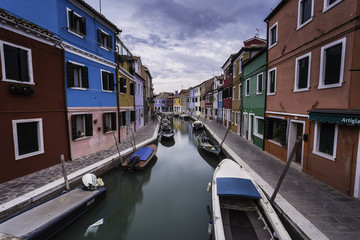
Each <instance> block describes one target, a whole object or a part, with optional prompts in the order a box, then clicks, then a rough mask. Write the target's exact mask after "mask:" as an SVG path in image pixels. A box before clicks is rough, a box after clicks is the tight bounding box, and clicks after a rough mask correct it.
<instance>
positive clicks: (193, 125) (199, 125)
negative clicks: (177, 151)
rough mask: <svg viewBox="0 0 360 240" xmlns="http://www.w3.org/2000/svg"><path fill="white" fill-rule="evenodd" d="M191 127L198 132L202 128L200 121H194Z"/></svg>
mask: <svg viewBox="0 0 360 240" xmlns="http://www.w3.org/2000/svg"><path fill="white" fill-rule="evenodd" d="M192 127H193V129H194V130H200V129H203V128H204V124H203V123H202V122H201V121H199V120H196V121H195V122H193V123H192Z"/></svg>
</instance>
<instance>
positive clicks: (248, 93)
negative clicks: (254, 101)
mask: <svg viewBox="0 0 360 240" xmlns="http://www.w3.org/2000/svg"><path fill="white" fill-rule="evenodd" d="M245 83H246V86H245V96H247V97H248V96H250V78H248V79H246V80H245ZM248 88H249V92H248V91H247V90H248Z"/></svg>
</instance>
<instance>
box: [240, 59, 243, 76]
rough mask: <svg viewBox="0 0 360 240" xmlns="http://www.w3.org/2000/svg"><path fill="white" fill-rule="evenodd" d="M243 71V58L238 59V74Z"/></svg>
mask: <svg viewBox="0 0 360 240" xmlns="http://www.w3.org/2000/svg"><path fill="white" fill-rule="evenodd" d="M242 70H243V58H240V62H239V74H240V73H241V72H242Z"/></svg>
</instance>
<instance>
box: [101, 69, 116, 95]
mask: <svg viewBox="0 0 360 240" xmlns="http://www.w3.org/2000/svg"><path fill="white" fill-rule="evenodd" d="M103 72H106V73H109V74H111V72H110V71H107V70H103V69H100V77H101V90H102V91H103V92H114V90H113V91H111V90H104V86H103V79H102V77H103V75H102V73H103ZM110 81H111V79H110Z"/></svg>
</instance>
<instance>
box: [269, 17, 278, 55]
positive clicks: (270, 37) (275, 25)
mask: <svg viewBox="0 0 360 240" xmlns="http://www.w3.org/2000/svg"><path fill="white" fill-rule="evenodd" d="M274 27H276V41H275V43H274V44H272V45H270V44H271V39H272V34H271V30H272V29H273V28H274ZM278 33H279V24H278V22H276V23H274V24H273V25H272V26H271V27H270V28H269V49H270V48H272V47H274V46H276V45H277V43H278V41H279V34H278Z"/></svg>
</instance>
